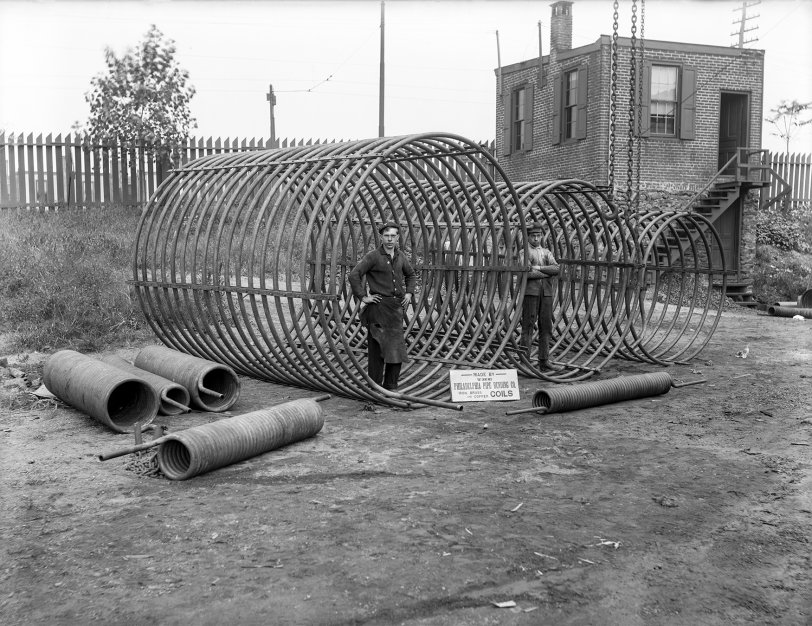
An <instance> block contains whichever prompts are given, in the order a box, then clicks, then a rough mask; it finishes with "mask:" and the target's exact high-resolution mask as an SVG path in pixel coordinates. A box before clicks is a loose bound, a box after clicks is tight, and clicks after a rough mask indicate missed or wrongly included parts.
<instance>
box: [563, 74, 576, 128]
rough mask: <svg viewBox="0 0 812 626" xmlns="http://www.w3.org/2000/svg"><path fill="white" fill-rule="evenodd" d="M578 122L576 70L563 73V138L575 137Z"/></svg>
mask: <svg viewBox="0 0 812 626" xmlns="http://www.w3.org/2000/svg"><path fill="white" fill-rule="evenodd" d="M577 124H578V70H572V71H571V72H567V73H566V74H564V139H575V137H576V128H577Z"/></svg>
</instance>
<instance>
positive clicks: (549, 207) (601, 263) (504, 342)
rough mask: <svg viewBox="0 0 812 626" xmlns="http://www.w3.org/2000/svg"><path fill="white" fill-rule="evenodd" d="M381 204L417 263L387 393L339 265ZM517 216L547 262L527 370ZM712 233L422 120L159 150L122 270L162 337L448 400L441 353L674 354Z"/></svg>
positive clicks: (699, 313) (331, 383)
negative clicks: (516, 177)
mask: <svg viewBox="0 0 812 626" xmlns="http://www.w3.org/2000/svg"><path fill="white" fill-rule="evenodd" d="M390 220H394V221H396V222H399V223H400V224H401V225H402V229H401V230H402V232H401V246H402V248H403V249H404V250H405V252H406V253H407V254H408V255H409V256H410V258H411V261H412V264H413V266H414V267H415V269H416V271H417V272H418V273H419V293H418V294H417V298H416V299H415V301H414V303H413V304H412V305H411V306H410V308H409V309H408V311H407V323H406V328H405V333H406V339H407V348H408V354H409V358H410V362H409V363H408V364H407V365H405V366H404V368H403V371H402V375H401V384H400V388H401V390H402V392H401V393H392V392H387V391H385V390H383V389H382V388H381V387H378V386H377V385H375V384H374V383H373V382H372V381H371V380H370V379H369V378H368V377H367V375H366V350H365V339H366V335H365V333H366V331H365V330H364V329H363V328H362V326H361V324H360V323H359V319H358V314H359V309H358V303H357V302H355V301H354V299H353V298H352V295H351V293H350V290H349V287H348V284H347V273H348V272H349V270H350V269H351V268H352V267H353V266H354V265H355V264H356V263H357V262H358V260H359V259H360V258H361V257H362V256H363V255H364V254H365V253H366V252H368V251H369V250H370V249H372V248H373V247H377V246H378V245H380V239H379V235H378V233H377V226H379V225H380V224H382V223H384V222H386V221H390ZM530 220H534V221H542V222H545V223H547V225H548V227H549V228H548V233H547V239H546V245H547V246H548V247H550V248H551V249H552V250H553V252H554V253H555V254H556V256H557V258H558V259H559V261H560V264H561V267H562V271H561V276H560V278H559V280H558V283H557V284H558V289H557V296H556V313H555V319H554V339H553V342H554V345H553V346H552V355H553V359H554V361H556V362H557V363H559V364H562V365H563V366H564V367H563V368H562V369H561V371H560V372H554V373H549V372H540V371H539V370H537V369H536V368H535V367H534V366H533V363H534V362H535V359H534V358H532V356H531V355H528V354H526V353H525V351H524V350H523V349H522V348H521V347H520V345H519V335H520V328H519V325H520V321H521V302H522V299H523V297H524V290H525V286H526V280H527V274H528V270H527V268H526V267H524V266H523V265H522V264H520V255H521V254H522V253H523V252H526V251H527V243H526V240H527V238H526V236H525V235H526V223H527V222H528V221H530ZM714 245H716V247H714ZM717 249H718V237H717V236H716V235H715V231H713V228H712V227H711V226H710V224H708V223H707V222H706V221H704V218H702V217H701V216H696V215H688V214H671V213H668V214H666V213H662V212H655V213H654V214H652V216H648V217H647V216H632V217H630V216H628V215H626V214H623V213H622V212H620V211H619V210H618V209H617V207H616V206H615V205H614V204H613V203H612V201H611V199H610V198H609V197H608V195H607V193H606V190H605V189H603V188H599V187H597V186H595V185H591V184H589V183H585V182H583V181H575V180H567V181H555V182H548V183H520V184H518V185H516V186H515V187H514V185H513V184H511V182H510V181H509V180H508V179H507V177H506V176H505V175H504V173H503V172H502V170H501V169H500V167H499V165H498V164H497V163H496V161H495V159H494V158H493V156H492V155H491V154H489V153H488V152H487V151H485V150H484V149H482V148H481V147H480V146H479V145H477V144H476V143H473V142H471V141H469V140H467V139H464V138H462V137H457V136H454V135H437V134H425V135H414V136H407V137H393V138H381V139H370V140H364V141H356V142H346V143H338V144H326V145H324V144H323V145H317V146H300V147H295V148H287V149H283V150H270V151H257V152H249V153H242V154H223V155H213V156H208V157H204V158H202V159H198V160H197V161H194V162H192V163H189V164H187V165H186V166H184V167H182V168H180V169H178V170H175V171H174V172H173V173H172V174H171V175H170V176H169V177H168V179H167V180H165V181H164V183H163V184H162V185H161V187H160V188H159V190H158V191H157V192H156V194H155V195H154V196H153V198H152V200H151V201H150V203H149V205H148V207H147V209H146V211H145V213H144V216H143V218H142V220H141V223H140V225H139V228H138V232H137V236H136V250H135V256H134V262H133V283H134V285H135V286H136V291H137V294H138V298H139V301H140V304H141V306H142V308H143V309H144V311H145V314H146V317H147V320H148V321H149V323H150V325H151V326H152V328H153V330H154V331H155V332H156V334H157V335H158V337H159V338H160V340H161V341H162V342H163V343H165V344H166V345H167V346H170V347H172V348H174V349H176V350H180V351H182V352H185V353H188V354H193V355H196V356H199V357H201V358H205V359H210V360H213V361H217V362H219V363H223V364H226V365H228V366H230V367H232V368H233V369H235V370H236V371H238V372H241V373H244V374H247V375H249V376H253V377H257V378H262V379H266V380H272V381H274V382H279V383H283V384H289V385H294V386H299V387H305V388H310V389H318V390H323V391H326V392H330V393H336V394H339V395H344V396H349V397H355V398H359V399H371V400H375V401H380V402H385V403H389V404H392V405H395V406H404V407H408V406H412V405H413V404H414V403H415V402H421V401H422V402H426V403H429V402H434V403H435V404H439V405H440V406H451V405H448V404H445V399H446V398H448V396H449V395H450V392H449V383H448V369H449V368H478V369H482V368H517V369H518V370H519V371H521V372H522V373H523V374H525V375H528V376H536V377H538V378H542V379H546V380H552V381H558V382H564V381H569V382H571V381H577V380H581V379H585V378H587V377H589V376H591V375H593V374H594V372H595V371H597V370H600V369H601V368H602V367H603V366H604V365H605V363H606V362H607V361H608V360H610V359H611V358H613V357H614V356H616V355H617V356H622V357H625V358H632V359H638V360H645V361H648V362H653V363H659V364H668V363H670V362H673V361H675V360H680V359H683V360H684V359H689V358H691V357H692V356H694V355H695V354H697V353H698V351H699V350H701V349H702V348H703V347H704V345H705V344H706V343H707V341H708V339H709V337H710V333H711V332H712V330H713V328H714V327H715V321H716V320H718V314H716V313H714V312H711V310H710V308H709V305H710V302H711V299H710V298H706V300H705V302H704V303H697V301H696V299H694V300H692V297H694V296H696V295H697V294H700V293H705V292H707V291H708V290H712V289H713V284H714V283H718V282H720V281H723V280H724V267H723V265H722V266H721V269H713V268H712V267H711V261H712V260H713V258H714V254H716V256H718V252H716V251H717ZM717 279H718V280H717ZM703 290H705V291H703ZM454 408H457V407H454Z"/></svg>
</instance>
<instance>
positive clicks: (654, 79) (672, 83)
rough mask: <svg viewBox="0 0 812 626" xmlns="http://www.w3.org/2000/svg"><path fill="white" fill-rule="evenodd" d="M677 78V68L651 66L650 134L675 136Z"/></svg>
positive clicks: (677, 100) (677, 108)
mask: <svg viewBox="0 0 812 626" xmlns="http://www.w3.org/2000/svg"><path fill="white" fill-rule="evenodd" d="M678 78H679V68H676V67H668V66H665V65H652V66H651V108H650V110H649V132H650V133H651V134H652V135H666V136H669V137H675V136H676V134H677V111H678V110H679V98H678V89H677V87H678Z"/></svg>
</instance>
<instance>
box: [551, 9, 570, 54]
mask: <svg viewBox="0 0 812 626" xmlns="http://www.w3.org/2000/svg"><path fill="white" fill-rule="evenodd" d="M550 6H551V7H553V16H552V19H551V20H550V49H551V50H555V51H556V52H563V51H564V50H571V49H572V2H570V1H569V0H559V1H558V2H554V3H553V4H551V5H550Z"/></svg>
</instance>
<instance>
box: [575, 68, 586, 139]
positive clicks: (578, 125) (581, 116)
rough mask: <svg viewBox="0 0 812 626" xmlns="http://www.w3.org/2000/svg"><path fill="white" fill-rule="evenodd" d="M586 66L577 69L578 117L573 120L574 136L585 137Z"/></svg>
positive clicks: (577, 137)
mask: <svg viewBox="0 0 812 626" xmlns="http://www.w3.org/2000/svg"><path fill="white" fill-rule="evenodd" d="M588 94H589V89H588V87H587V68H585V67H582V68H581V69H579V70H578V118H577V119H576V120H575V138H576V139H586V110H587V107H586V105H587V96H588Z"/></svg>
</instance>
